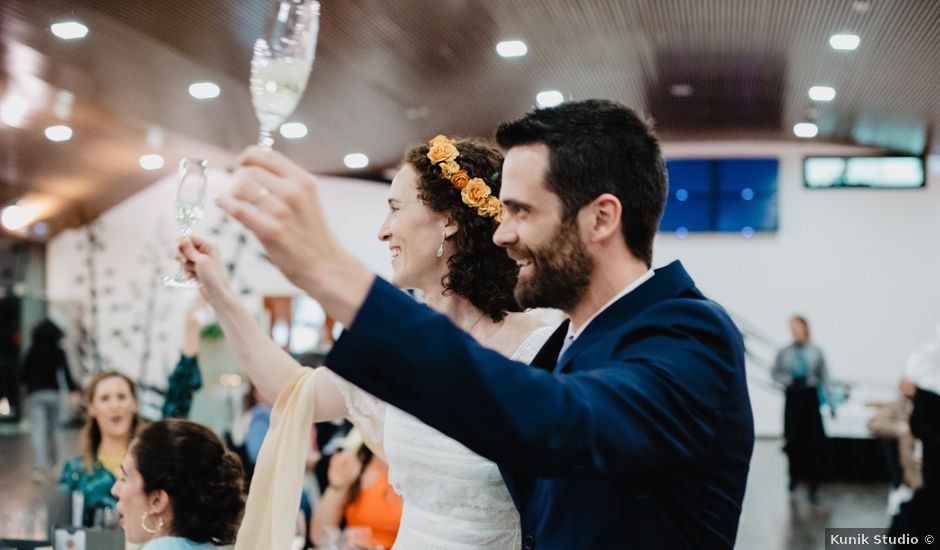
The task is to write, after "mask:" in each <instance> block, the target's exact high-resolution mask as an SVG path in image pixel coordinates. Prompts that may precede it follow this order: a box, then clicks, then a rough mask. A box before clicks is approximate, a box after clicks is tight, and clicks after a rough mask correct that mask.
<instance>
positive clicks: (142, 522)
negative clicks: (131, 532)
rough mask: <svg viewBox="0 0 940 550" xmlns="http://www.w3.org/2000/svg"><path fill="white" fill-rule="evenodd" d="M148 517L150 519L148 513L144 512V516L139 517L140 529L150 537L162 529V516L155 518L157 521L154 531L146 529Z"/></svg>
mask: <svg viewBox="0 0 940 550" xmlns="http://www.w3.org/2000/svg"><path fill="white" fill-rule="evenodd" d="M148 517H150V513H149V512H144V515H143V516H141V517H140V527H141V529H143V530H144V531H146V532H148V533H150V534H151V535H156V534H157V533H159V532H160V530H162V529H163V516H159V517H158V518H157V519H158V521H157V528H156V529H151V528H149V527H147V518H148Z"/></svg>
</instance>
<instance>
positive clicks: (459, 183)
mask: <svg viewBox="0 0 940 550" xmlns="http://www.w3.org/2000/svg"><path fill="white" fill-rule="evenodd" d="M468 183H470V174H467V171H466V170H458V171H457V172H456V173H455V174H454V175H452V176H451V177H450V184H451V185H453V186H454V187H455V188H457V189H459V190H461V191H463V188H464V187H466V186H467V184H468Z"/></svg>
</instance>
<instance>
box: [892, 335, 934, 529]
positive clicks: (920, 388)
mask: <svg viewBox="0 0 940 550" xmlns="http://www.w3.org/2000/svg"><path fill="white" fill-rule="evenodd" d="M937 335H938V336H940V328H938V330H937ZM905 376H906V377H907V378H909V379H910V380H911V381H912V382H913V383H914V384H916V389H915V391H914V398H913V401H914V407H913V411H912V412H911V419H910V425H911V433H912V434H913V435H914V437H916V438H917V439H919V440H920V441H921V443H922V448H923V453H922V464H923V485H922V486H921V487H920V489H918V490H917V491H916V492H915V493H914V496H913V497H912V498H911V500H910V501H908V502H905V503H904V504H902V505H901V511H900V513H899V514H898V515H897V516H895V519H894V522H893V523H892V525H891V534H894V535H900V534H904V533H907V534H910V535H912V536H917V537H919V538H921V539H923V536H924V535H926V534H932V535H936V534H937V525H938V523H937V518H940V340H934V341H933V342H930V343H928V344H926V345H925V346H924V347H922V348H921V349H920V350H918V351H916V352H914V353H913V354H911V357H910V359H909V360H908V364H907V367H906V369H905Z"/></svg>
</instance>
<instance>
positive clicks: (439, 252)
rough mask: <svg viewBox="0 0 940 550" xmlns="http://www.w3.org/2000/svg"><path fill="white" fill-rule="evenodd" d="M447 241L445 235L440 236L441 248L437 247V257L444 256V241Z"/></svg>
mask: <svg viewBox="0 0 940 550" xmlns="http://www.w3.org/2000/svg"><path fill="white" fill-rule="evenodd" d="M445 239H447V235H441V246H439V247H437V257H438V258H441V257H443V256H444V240H445Z"/></svg>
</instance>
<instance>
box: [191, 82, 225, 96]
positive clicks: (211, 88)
mask: <svg viewBox="0 0 940 550" xmlns="http://www.w3.org/2000/svg"><path fill="white" fill-rule="evenodd" d="M221 92H222V88H219V85H218V84H216V83H215V82H193V83H192V84H190V85H189V95H191V96H193V97H195V98H196V99H212V98H216V97H219V94H220V93H221Z"/></svg>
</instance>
